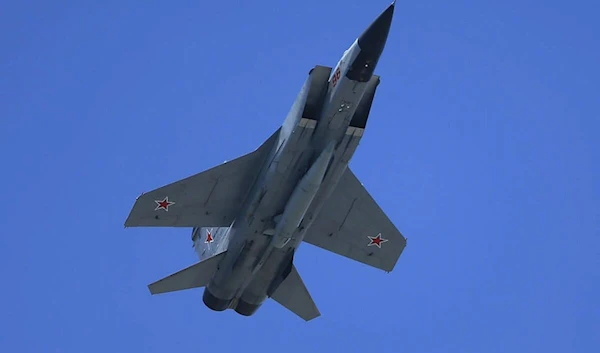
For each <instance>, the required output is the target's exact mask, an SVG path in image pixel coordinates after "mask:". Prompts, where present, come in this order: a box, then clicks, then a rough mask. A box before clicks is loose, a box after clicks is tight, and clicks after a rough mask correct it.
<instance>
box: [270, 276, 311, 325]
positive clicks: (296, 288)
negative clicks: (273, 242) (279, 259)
mask: <svg viewBox="0 0 600 353" xmlns="http://www.w3.org/2000/svg"><path fill="white" fill-rule="evenodd" d="M271 298H273V299H274V300H275V301H276V302H278V303H279V304H281V305H283V306H284V307H286V308H287V309H288V310H290V311H292V312H293V313H294V314H296V315H298V316H300V317H301V318H303V319H304V320H306V321H309V320H312V319H314V318H316V317H319V316H321V313H320V312H319V309H317V306H316V305H315V302H314V301H313V300H312V298H311V296H310V293H308V289H306V286H305V285H304V282H302V278H300V274H298V271H297V270H296V266H294V265H292V271H291V272H290V274H289V275H288V276H287V278H286V279H285V280H284V281H283V282H282V283H281V284H280V285H279V287H278V288H277V290H275V293H273V295H272V296H271Z"/></svg>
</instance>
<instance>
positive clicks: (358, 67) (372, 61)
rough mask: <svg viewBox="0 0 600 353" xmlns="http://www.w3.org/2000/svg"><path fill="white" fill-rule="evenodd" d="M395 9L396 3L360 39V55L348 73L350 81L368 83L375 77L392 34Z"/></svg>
mask: <svg viewBox="0 0 600 353" xmlns="http://www.w3.org/2000/svg"><path fill="white" fill-rule="evenodd" d="M394 7H395V1H394V2H393V3H392V4H391V5H390V6H388V8H387V9H385V11H383V12H382V13H381V14H380V15H379V16H378V17H377V18H376V19H375V21H373V23H371V25H369V27H368V28H367V29H366V30H365V31H364V32H363V33H362V34H361V35H360V37H358V46H359V47H360V54H359V55H358V56H357V57H356V59H355V60H354V62H353V63H352V67H351V69H350V70H349V72H348V75H347V76H348V78H349V79H351V80H354V81H359V82H367V81H369V79H370V78H371V76H372V75H373V72H374V71H375V66H377V62H378V61H379V57H380V56H381V53H383V48H384V47H385V42H386V41H387V37H388V33H389V32H390V27H391V25H392V18H393V17H394Z"/></svg>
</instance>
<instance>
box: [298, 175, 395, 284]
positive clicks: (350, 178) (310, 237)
mask: <svg viewBox="0 0 600 353" xmlns="http://www.w3.org/2000/svg"><path fill="white" fill-rule="evenodd" d="M304 241H305V242H307V243H309V244H312V245H315V246H318V247H320V248H322V249H325V250H329V251H331V252H334V253H336V254H338V255H342V256H345V257H347V258H350V259H352V260H355V261H359V262H362V263H364V264H367V265H369V266H373V267H376V268H379V269H382V270H385V271H388V272H389V271H392V269H393V268H394V266H395V265H396V262H397V261H398V258H399V257H400V255H401V254H402V251H403V250H404V248H405V247H406V238H404V236H403V235H402V233H400V231H399V230H398V229H397V228H396V226H394V224H393V223H392V222H391V221H390V219H389V218H388V217H387V215H386V214H385V213H384V212H383V211H382V210H381V208H380V207H379V205H377V202H375V200H373V198H372V197H371V195H370V194H369V192H368V191H367V190H366V189H365V188H364V186H363V185H362V184H361V182H360V181H359V180H358V178H357V177H356V176H355V175H354V173H353V172H352V170H350V168H346V171H345V172H344V174H343V175H342V177H341V178H340V181H339V183H338V185H337V186H336V188H335V190H334V191H333V193H332V194H331V196H330V197H329V199H328V200H327V201H326V202H325V204H324V205H323V207H322V208H321V211H320V213H319V214H318V215H317V218H316V219H315V220H314V222H313V223H312V225H311V226H310V228H309V229H308V230H307V232H306V236H305V237H304Z"/></svg>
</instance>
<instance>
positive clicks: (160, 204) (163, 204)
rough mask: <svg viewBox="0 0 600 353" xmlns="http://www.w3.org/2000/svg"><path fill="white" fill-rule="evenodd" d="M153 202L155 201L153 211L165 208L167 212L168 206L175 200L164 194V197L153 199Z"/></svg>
mask: <svg viewBox="0 0 600 353" xmlns="http://www.w3.org/2000/svg"><path fill="white" fill-rule="evenodd" d="M154 202H156V208H155V209H154V211H158V210H165V211H167V212H169V206H171V205H174V204H175V202H172V201H169V197H168V196H165V198H164V199H163V200H162V201H160V200H154Z"/></svg>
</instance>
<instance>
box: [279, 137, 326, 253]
mask: <svg viewBox="0 0 600 353" xmlns="http://www.w3.org/2000/svg"><path fill="white" fill-rule="evenodd" d="M334 147H335V142H334V141H331V142H329V144H328V145H327V147H326V148H325V149H324V150H323V152H321V155H320V156H319V158H317V160H316V161H315V163H314V164H313V165H312V166H311V167H310V169H309V170H308V172H306V174H305V175H304V177H302V179H301V180H300V182H299V183H298V185H296V188H294V192H293V193H292V197H290V199H289V201H288V202H287V204H286V205H285V210H284V211H283V214H282V215H281V217H280V219H279V221H278V222H277V226H276V227H275V234H274V236H273V240H272V243H273V246H275V247H276V248H279V249H280V248H282V247H283V246H284V245H285V244H287V242H288V241H290V239H291V238H292V234H294V232H295V230H296V229H297V228H298V226H299V225H300V222H302V219H303V218H304V214H306V211H307V210H308V207H309V206H310V203H311V202H312V200H313V199H314V197H315V195H316V194H317V191H318V190H319V187H320V186H321V182H322V181H323V177H324V176H325V172H326V171H327V167H328V166H329V161H330V160H331V156H332V155H333V151H334Z"/></svg>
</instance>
